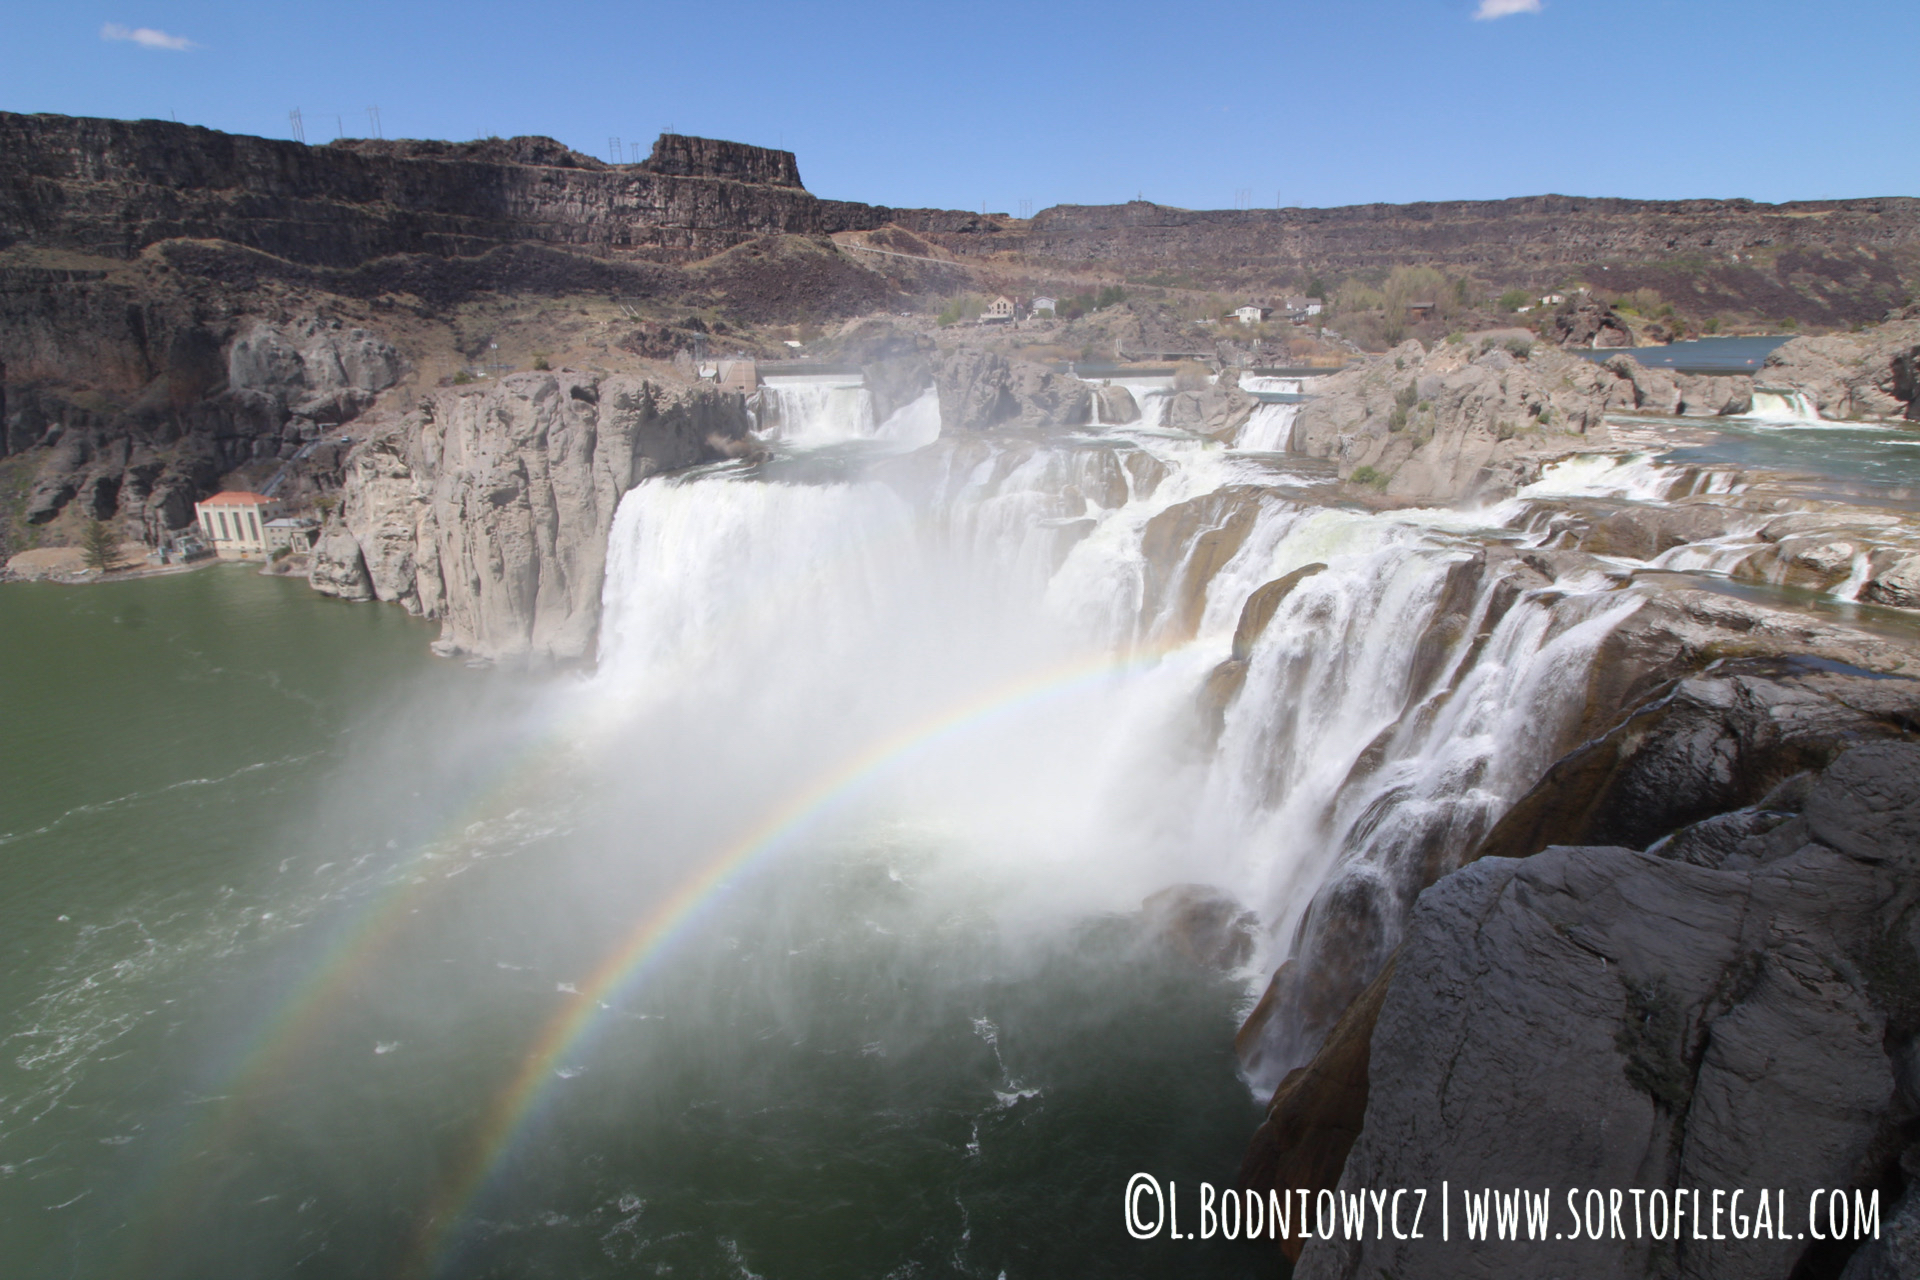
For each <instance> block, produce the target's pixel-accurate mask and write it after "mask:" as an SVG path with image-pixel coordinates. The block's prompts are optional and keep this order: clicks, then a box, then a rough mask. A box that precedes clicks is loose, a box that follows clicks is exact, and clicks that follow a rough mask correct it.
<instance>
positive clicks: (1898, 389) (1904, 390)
mask: <svg viewBox="0 0 1920 1280" xmlns="http://www.w3.org/2000/svg"><path fill="white" fill-rule="evenodd" d="M1916 370H1920V308H1914V307H1909V308H1908V309H1907V310H1906V311H1905V312H1904V313H1902V314H1901V315H1899V316H1896V317H1892V318H1890V319H1889V320H1888V321H1887V323H1885V324H1882V325H1879V326H1877V327H1875V328H1872V329H1867V330H1864V331H1862V332H1859V333H1851V334H1833V335H1831V336H1828V337H1820V338H1795V339H1793V340H1792V341H1791V342H1787V343H1784V344H1782V345H1781V346H1779V347H1777V348H1775V349H1774V350H1773V351H1772V352H1771V353H1770V354H1769V355H1768V356H1767V360H1766V363H1765V364H1764V365H1762V366H1761V368H1760V372H1759V373H1758V374H1756V375H1755V378H1754V382H1755V384H1756V385H1757V386H1760V387H1765V388H1768V389H1773V390H1778V391H1783V392H1799V393H1800V394H1802V395H1804V396H1806V397H1807V399H1808V400H1809V401H1810V402H1811V403H1812V404H1813V407H1814V408H1816V409H1817V410H1819V412H1820V416H1821V417H1823V418H1832V419H1835V420H1843V419H1848V418H1883V419H1884V418H1903V419H1905V420H1907V421H1910V422H1916V421H1920V374H1917V373H1916Z"/></svg>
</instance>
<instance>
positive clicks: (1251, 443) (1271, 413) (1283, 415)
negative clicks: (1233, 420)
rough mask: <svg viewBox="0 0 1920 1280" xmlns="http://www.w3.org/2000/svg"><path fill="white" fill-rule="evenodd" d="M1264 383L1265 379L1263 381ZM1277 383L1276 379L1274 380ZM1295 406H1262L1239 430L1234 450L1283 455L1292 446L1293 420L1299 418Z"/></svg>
mask: <svg viewBox="0 0 1920 1280" xmlns="http://www.w3.org/2000/svg"><path fill="white" fill-rule="evenodd" d="M1263 381H1265V379H1263ZM1275 381H1277V379H1275ZM1299 413H1300V406H1299V405H1297V404H1262V405H1260V406H1258V407H1256V408H1255V409H1254V411H1253V416H1252V417H1250V418H1248V419H1247V425H1246V426H1244V427H1242V428H1240V437H1239V439H1238V440H1236V441H1235V442H1234V448H1236V449H1244V450H1246V451H1247V452H1249V453H1285V452H1287V451H1288V449H1289V448H1291V446H1292V444H1293V420H1294V418H1295V417H1297V416H1299Z"/></svg>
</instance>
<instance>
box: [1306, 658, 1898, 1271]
mask: <svg viewBox="0 0 1920 1280" xmlns="http://www.w3.org/2000/svg"><path fill="white" fill-rule="evenodd" d="M1856 683H1861V684H1865V683H1869V682H1865V681H1857V682H1856ZM1805 791H1806V796H1805V805H1804V808H1805V812H1804V814H1803V815H1802V816H1800V817H1798V818H1796V819H1794V820H1793V821H1792V823H1789V824H1788V826H1797V827H1798V829H1797V830H1793V831H1789V830H1788V829H1787V827H1786V826H1779V827H1772V828H1770V829H1768V830H1765V831H1762V832H1759V833H1757V834H1753V835H1749V836H1747V837H1745V838H1744V839H1742V840H1738V841H1735V842H1733V844H1732V852H1731V856H1728V857H1727V858H1725V859H1724V860H1723V861H1722V863H1721V864H1720V865H1718V866H1701V865H1695V864H1693V863H1690V862H1687V861H1682V860H1678V859H1674V858H1667V857H1661V856H1657V855H1656V854H1648V853H1640V852H1636V851H1634V850H1632V849H1627V848H1619V847H1613V848H1606V847H1586V848H1572V847H1554V848H1550V849H1548V850H1546V851H1545V852H1543V853H1540V854H1538V855H1536V856H1534V857H1530V858H1525V859H1506V858H1497V859H1486V860H1483V861H1480V862H1477V863H1475V864H1473V865H1472V866H1469V867H1467V868H1465V869H1463V870H1461V871H1460V872H1457V873H1456V874H1454V875H1451V876H1448V877H1446V878H1445V879H1443V880H1441V881H1440V882H1439V883H1437V884H1436V885H1434V886H1433V887H1432V888H1431V889H1429V890H1428V891H1427V892H1426V893H1425V894H1423V895H1422V897H1421V899H1420V902H1419V905H1418V906H1417V908H1416V909H1415V911H1414V913H1413V917H1412V920H1411V921H1410V923H1409V930H1408V938H1407V942H1406V944H1405V945H1404V947H1403V948H1402V949H1401V952H1400V954H1399V958H1398V961H1397V963H1396V966H1395V970H1394V974H1393V978H1392V981H1391V983H1390V984H1389V987H1388V990H1387V992H1386V997H1385V1000H1384V1002H1383V1003H1382V1006H1381V1009H1380V1013H1379V1017H1378V1020H1377V1023H1376V1025H1375V1027H1374V1029H1373V1034H1372V1036H1371V1039H1370V1044H1369V1047H1368V1051H1367V1052H1368V1061H1367V1075H1368V1097H1367V1107H1366V1114H1365V1122H1364V1128H1363V1130H1362V1132H1361V1134H1360V1137H1359V1140H1358V1141H1357V1142H1356V1143H1355V1144H1354V1146H1353V1148H1352V1150H1351V1152H1350V1154H1349V1155H1348V1158H1347V1161H1346V1165H1345V1169H1344V1171H1343V1172H1342V1174H1341V1177H1340V1187H1341V1189H1343V1190H1348V1191H1351V1190H1353V1189H1357V1188H1361V1187H1375V1188H1377V1187H1398V1186H1438V1185H1439V1183H1440V1181H1441V1180H1442V1179H1443V1178H1444V1179H1446V1180H1448V1181H1449V1182H1450V1184H1451V1185H1452V1187H1453V1188H1454V1190H1455V1193H1456V1194H1458V1193H1459V1192H1461V1191H1463V1190H1464V1191H1467V1192H1470V1193H1473V1194H1479V1193H1480V1192H1481V1191H1483V1190H1484V1189H1485V1188H1489V1187H1498V1188H1502V1189H1510V1188H1514V1187H1522V1188H1530V1189H1534V1190H1536V1191H1537V1190H1539V1189H1544V1188H1553V1189H1554V1191H1555V1196H1556V1197H1557V1198H1561V1199H1559V1201H1558V1202H1557V1203H1556V1204H1555V1206H1554V1211H1555V1212H1556V1213H1558V1214H1559V1215H1560V1217H1559V1220H1558V1223H1557V1225H1558V1226H1559V1227H1560V1228H1561V1229H1562V1230H1564V1229H1566V1227H1567V1226H1568V1219H1567V1217H1566V1210H1565V1205H1564V1200H1563V1197H1564V1192H1565V1189H1566V1188H1567V1187H1569V1186H1573V1187H1577V1188H1581V1189H1585V1188H1589V1187H1597V1188H1602V1189H1606V1188H1613V1187H1620V1188H1626V1187H1663V1188H1671V1187H1675V1186H1679V1187H1688V1188H1691V1187H1701V1188H1707V1189H1712V1188H1723V1189H1726V1188H1733V1187H1749V1188H1750V1187H1751V1186H1752V1185H1753V1184H1754V1182H1755V1181H1756V1180H1764V1181H1767V1182H1768V1183H1769V1184H1770V1185H1771V1184H1774V1183H1776V1182H1784V1183H1785V1184H1787V1185H1788V1187H1789V1191H1788V1197H1787V1198H1788V1201H1789V1204H1790V1206H1791V1204H1792V1202H1793V1201H1794V1200H1795V1199H1798V1200H1799V1202H1800V1206H1802V1208H1803V1207H1804V1204H1805V1197H1806V1192H1807V1191H1808V1190H1811V1189H1812V1188H1816V1187H1842V1188H1845V1187H1860V1188H1865V1187H1872V1186H1880V1185H1885V1182H1886V1180H1888V1179H1889V1178H1895V1179H1897V1178H1898V1177H1899V1176H1900V1175H1899V1167H1900V1161H1901V1151H1902V1148H1903V1146H1904V1145H1905V1144H1906V1142H1907V1141H1908V1139H1907V1138H1904V1137H1902V1136H1901V1135H1900V1132H1899V1128H1898V1126H1899V1125H1900V1124H1901V1123H1902V1122H1903V1121H1904V1120H1905V1119H1906V1118H1908V1117H1911V1116H1912V1115H1914V1114H1915V1113H1916V1109H1920V1098H1916V1097H1915V1096H1914V1083H1915V1081H1914V1078H1913V1076H1912V1074H1911V1073H1910V1071H1909V1070H1908V1069H1907V1068H1906V1067H1905V1066H1903V1065H1902V1064H1903V1063H1904V1062H1905V1061H1906V1060H1908V1059H1909V1058H1910V1056H1911V1054H1912V1052H1913V1045H1914V1042H1915V1035H1916V1032H1920V1025H1916V1009H1915V1006H1914V1003H1913V1001H1912V998H1911V990H1912V987H1911V981H1912V975H1914V974H1916V973H1920V945H1917V943H1920V908H1916V905H1915V903H1914V901H1913V898H1912V895H1911V892H1910V886H1911V884H1912V877H1913V876H1914V874H1915V872H1916V871H1920V843H1916V841H1915V838H1914V837H1915V832H1916V831H1920V743H1915V742H1912V741H1907V740H1899V741H1893V740H1889V741H1883V742H1876V743H1868V744H1865V745H1860V746H1856V747H1853V748H1851V749H1850V750H1847V751H1845V752H1843V753H1842V754H1840V755H1838V756H1837V757H1836V758H1835V760H1834V761H1833V763H1832V764H1831V765H1830V766H1829V767H1828V768H1827V769H1826V770H1825V771H1824V772H1823V773H1822V774H1821V775H1820V776H1818V777H1817V778H1813V779H1811V780H1809V781H1808V782H1807V783H1806V784H1805ZM1768 1170H1772V1171H1777V1175H1776V1176H1773V1177H1769V1176H1767V1175H1765V1174H1763V1173H1762V1172H1761V1171H1768ZM1889 1207H1890V1206H1889ZM1453 1208H1454V1222H1455V1225H1456V1228H1457V1227H1458V1225H1459V1223H1460V1219H1461V1209H1460V1205H1459V1204H1458V1203H1456V1204H1455V1205H1454V1206H1453ZM1895 1220H1896V1221H1903V1220H1902V1219H1900V1218H1898V1217H1896V1219H1895ZM1462 1234H1463V1233H1461V1232H1459V1231H1458V1230H1456V1232H1455V1235H1454V1238H1453V1239H1452V1240H1451V1241H1449V1242H1447V1243H1444V1244H1443V1243H1441V1242H1440V1241H1439V1240H1438V1239H1437V1238H1436V1237H1434V1236H1433V1235H1429V1236H1428V1239H1427V1240H1425V1241H1412V1240H1406V1241H1400V1240H1395V1239H1393V1238H1392V1237H1391V1236H1389V1237H1388V1238H1387V1239H1386V1240H1382V1241H1376V1240H1372V1239H1368V1240H1366V1241H1363V1242H1346V1241H1318V1240H1316V1241H1311V1242H1309V1243H1308V1244H1307V1245H1306V1247H1305V1249H1304V1250H1303V1251H1302V1253H1301V1255H1300V1265H1299V1267H1298V1269H1297V1271H1296V1273H1295V1274H1296V1275H1299V1276H1300V1277H1302V1278H1303V1280H1329V1278H1331V1277H1358V1276H1376V1275H1383V1274H1394V1275H1420V1276H1425V1277H1435V1278H1437V1280H1448V1278H1450V1277H1467V1276H1474V1277H1479V1276H1485V1275H1489V1274H1500V1273H1502V1272H1503V1271H1504V1269H1505V1267H1506V1261H1504V1260H1510V1259H1511V1257H1512V1252H1511V1251H1512V1249H1513V1248H1514V1247H1515V1246H1513V1245H1511V1244H1508V1243H1505V1242H1499V1241H1495V1242H1491V1243H1484V1244H1482V1243H1478V1242H1469V1241H1467V1240H1465V1239H1463V1238H1461V1237H1462ZM1702 1234H1706V1233H1705V1232H1703V1233H1702ZM1788 1236H1789V1238H1787V1239H1782V1240H1775V1239H1764V1240H1763V1239H1748V1240H1734V1239H1731V1238H1728V1239H1723V1240H1713V1239H1704V1240H1702V1239H1698V1238H1696V1237H1694V1236H1693V1235H1692V1233H1691V1232H1688V1233H1686V1236H1685V1238H1684V1239H1683V1240H1682V1241H1681V1242H1680V1244H1679V1247H1678V1248H1676V1247H1675V1243H1674V1242H1673V1241H1671V1240H1669V1241H1667V1242H1665V1246H1664V1247H1662V1244H1661V1243H1660V1242H1655V1241H1652V1240H1649V1239H1646V1238H1641V1239H1638V1240H1616V1239H1611V1238H1608V1239H1603V1240H1598V1241H1595V1240H1580V1241H1571V1240H1567V1241H1562V1240H1559V1239H1556V1238H1553V1237H1552V1236H1551V1235H1549V1238H1547V1239H1544V1240H1535V1241H1532V1242H1530V1243H1528V1244H1527V1245H1526V1246H1525V1247H1526V1248H1527V1250H1528V1258H1529V1263H1528V1265H1529V1267H1531V1268H1533V1269H1536V1270H1539V1271H1540V1272H1542V1273H1543V1274H1555V1273H1558V1274H1578V1275H1581V1276H1591V1277H1601V1278H1604V1277H1623V1278H1624V1277H1629V1276H1633V1277H1637V1276H1643V1275H1647V1274H1656V1273H1659V1274H1665V1273H1671V1272H1672V1271H1673V1270H1674V1269H1675V1261H1676V1259H1675V1255H1676V1254H1677V1255H1678V1258H1677V1262H1678V1266H1677V1271H1678V1274H1681V1275H1686V1276H1696V1277H1700V1278H1701V1280H1720V1278H1722V1277H1724V1278H1726V1280H1735V1278H1736V1277H1737V1278H1739V1280H1750V1278H1753V1277H1768V1278H1777V1280H1787V1277H1789V1276H1790V1275H1792V1274H1796V1272H1795V1268H1796V1266H1798V1265H1800V1264H1801V1263H1802V1262H1803V1260H1805V1259H1807V1258H1808V1257H1809V1256H1810V1255H1811V1253H1812V1252H1813V1250H1814V1249H1815V1248H1817V1246H1814V1245H1813V1244H1812V1243H1811V1242H1809V1241H1806V1240H1804V1239H1796V1238H1793V1236H1792V1233H1791V1232H1789V1233H1788ZM1907 1243H1908V1239H1907V1238H1906V1237H1903V1238H1901V1239H1900V1240H1898V1241H1896V1242H1895V1245H1896V1246H1897V1247H1899V1248H1903V1249H1904V1248H1905V1247H1906V1245H1907ZM1890 1252H1891V1249H1890V1248H1883V1249H1881V1250H1880V1251H1879V1253H1878V1255H1876V1254H1874V1253H1872V1252H1870V1251H1869V1250H1867V1249H1862V1250H1861V1251H1860V1255H1857V1256H1864V1258H1865V1261H1864V1262H1862V1263H1860V1266H1861V1268H1862V1270H1863V1272H1864V1273H1865V1274H1873V1272H1871V1271H1866V1270H1865V1269H1866V1268H1867V1267H1870V1266H1877V1265H1880V1264H1881V1263H1882V1262H1883V1261H1885V1260H1886V1258H1887V1257H1888V1256H1889V1254H1890ZM1829 1257H1830V1258H1831V1255H1829ZM1838 1261H1839V1259H1838V1258H1831V1261H1830V1262H1829V1264H1828V1265H1837V1263H1838ZM1849 1274H1852V1273H1851V1272H1850V1273H1849ZM1894 1274H1897V1273H1894Z"/></svg>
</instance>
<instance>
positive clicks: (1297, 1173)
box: [1239, 961, 1394, 1262]
mask: <svg viewBox="0 0 1920 1280" xmlns="http://www.w3.org/2000/svg"><path fill="white" fill-rule="evenodd" d="M1393 969H1394V966H1393V963H1392V962H1391V961H1389V962H1388V964H1387V966H1386V967H1385V968H1384V969H1382V970H1381V971H1380V976H1379V977H1377V978H1375V979H1374V980H1373V982H1372V983H1370V984H1369V985H1368V987H1367V989H1366V990H1365V991H1364V992H1362V993H1361V994H1360V996H1359V997H1358V998H1356V999H1355V1000H1354V1002H1353V1003H1352V1004H1351V1005H1349V1006H1348V1008H1347V1011H1346V1012H1345V1013H1344V1014H1342V1015H1341V1017H1340V1021H1338V1022H1337V1023H1335V1024H1334V1026H1333V1029H1332V1030H1331V1031H1329V1032H1328V1033H1327V1038H1326V1041H1325V1042H1324V1043H1323V1044H1322V1045H1321V1046H1320V1051H1319V1052H1318V1053H1316V1054H1314V1055H1313V1061H1311V1062H1309V1063H1307V1065H1305V1066H1303V1067H1295V1068H1294V1069H1293V1070H1292V1071H1289V1072H1288V1073H1287V1076H1286V1078H1285V1079H1284V1080H1282V1081H1281V1082H1280V1085H1279V1087H1278V1088H1276V1089H1275V1090H1274V1091H1273V1097H1272V1099H1271V1100H1270V1101H1269V1102H1268V1103H1267V1114H1266V1118H1265V1119H1264V1120H1262V1121H1261V1123H1260V1127H1259V1128H1258V1129H1257V1130H1255V1131H1254V1135H1253V1141H1252V1142H1250V1143H1249V1144H1248V1145H1247V1153H1246V1156H1245V1157H1244V1158H1243V1159H1242V1160H1241V1162H1240V1178H1239V1182H1240V1185H1241V1186H1243V1187H1249V1188H1254V1189H1258V1190H1262V1191H1269V1190H1278V1191H1281V1192H1282V1193H1283V1194H1288V1193H1293V1192H1297V1191H1305V1192H1307V1193H1308V1194H1309V1195H1310V1196H1318V1194H1319V1193H1320V1192H1321V1191H1323V1190H1331V1189H1332V1188H1333V1187H1335V1186H1338V1185H1339V1182H1340V1173H1341V1171H1342V1170H1343V1169H1345V1168H1346V1164H1347V1156H1348V1154H1349V1153H1350V1152H1351V1151H1352V1150H1353V1144H1354V1142H1355V1141H1356V1140H1357V1139H1358V1138H1359V1137H1360V1131H1361V1127H1362V1125H1363V1123H1364V1122H1365V1118H1366V1113H1367V1092H1368V1070H1367V1069H1368V1063H1369V1059H1370V1058H1371V1056H1372V1048H1373V1044H1372V1042H1373V1033H1374V1027H1375V1024H1376V1023H1377V1022H1378V1021H1379V1018H1380V1006H1381V1005H1382V1004H1383V1003H1385V1001H1386V997H1387V988H1388V986H1389V984H1391V983H1392V981H1393ZM1264 1003H1265V1002H1264V1001H1263V1002H1262V1004H1263V1005H1264ZM1263 1012H1264V1009H1263V1008H1262V1007H1260V1006H1256V1007H1255V1009H1254V1011H1253V1014H1252V1016H1250V1017H1249V1018H1248V1019H1247V1024H1248V1026H1249V1027H1252V1028H1254V1034H1258V1028H1259V1027H1260V1026H1261V1025H1262V1023H1263V1022H1264V1018H1263V1017H1262V1014H1263ZM1298 1224H1299V1220H1298V1219H1297V1218H1295V1219H1293V1221H1292V1222H1291V1223H1290V1224H1289V1226H1290V1227H1294V1228H1295V1229H1293V1230H1290V1232H1289V1234H1287V1235H1285V1236H1282V1237H1281V1238H1280V1248H1281V1250H1282V1252H1284V1253H1285V1254H1286V1255H1287V1258H1288V1259H1289V1260H1290V1261H1293V1262H1298V1261H1299V1260H1300V1249H1301V1246H1302V1245H1303V1244H1304V1243H1305V1241H1304V1238H1303V1236H1302V1232H1301V1230H1299V1229H1298Z"/></svg>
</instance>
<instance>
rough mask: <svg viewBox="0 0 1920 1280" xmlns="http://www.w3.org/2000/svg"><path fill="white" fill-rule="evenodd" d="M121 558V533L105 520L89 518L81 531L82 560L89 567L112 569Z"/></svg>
mask: <svg viewBox="0 0 1920 1280" xmlns="http://www.w3.org/2000/svg"><path fill="white" fill-rule="evenodd" d="M119 558H120V535H119V534H117V533H115V532H114V531H113V526H112V525H110V524H108V523H107V522H106V521H104V520H89V521H87V527H86V528H84V529H82V530H81V531H80V560H81V562H82V563H83V564H85V565H86V566H87V568H89V569H98V570H99V571H100V572H102V573H106V572H108V571H110V570H111V569H112V568H113V566H114V562H115V561H117V560H118V559H119Z"/></svg>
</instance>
